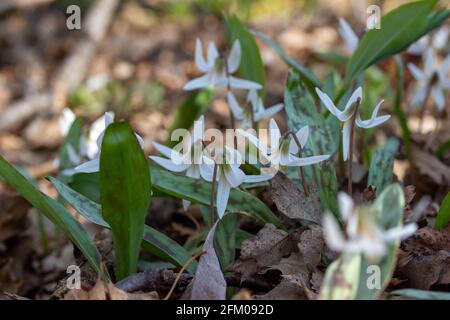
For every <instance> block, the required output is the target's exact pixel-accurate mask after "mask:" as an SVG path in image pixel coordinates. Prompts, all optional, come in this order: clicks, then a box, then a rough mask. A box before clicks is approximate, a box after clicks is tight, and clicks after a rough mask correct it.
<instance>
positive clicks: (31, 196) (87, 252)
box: [0, 156, 100, 272]
mask: <svg viewBox="0 0 450 320" xmlns="http://www.w3.org/2000/svg"><path fill="white" fill-rule="evenodd" d="M0 176H1V177H2V178H3V179H4V180H5V182H6V183H7V184H9V185H11V186H13V187H14V188H15V189H16V190H17V192H19V193H20V194H21V195H22V196H23V197H24V198H25V199H26V200H27V201H28V202H30V204H31V205H32V206H33V207H35V208H36V209H37V210H38V211H39V212H41V213H42V214H44V215H45V216H46V217H47V218H48V219H49V220H50V221H52V222H53V223H54V224H55V225H57V226H58V227H59V228H60V229H61V230H62V231H63V232H64V233H65V234H66V235H67V236H68V237H69V238H70V240H71V241H72V242H73V243H74V244H75V245H76V246H77V247H78V249H80V251H81V252H82V253H83V255H84V256H85V257H86V259H87V260H88V261H89V263H90V264H91V265H92V267H93V268H94V269H95V270H96V271H97V272H100V254H99V253H98V251H97V248H96V247H95V245H94V244H93V242H92V241H91V239H90V238H89V235H88V234H87V232H86V231H85V230H84V229H83V227H82V226H81V225H80V223H79V222H78V221H77V220H76V219H75V218H74V217H73V216H72V214H71V213H70V212H69V211H68V210H67V209H66V208H65V207H64V206H63V205H62V204H60V203H59V202H57V201H56V200H54V199H52V198H50V197H48V196H46V195H44V194H43V193H41V192H40V191H39V190H38V189H36V187H35V186H34V185H33V184H32V183H31V182H30V181H28V180H27V179H26V178H25V177H24V176H23V175H21V174H20V173H19V172H18V171H17V170H16V169H15V168H14V167H13V166H12V165H11V164H9V163H8V162H7V161H6V160H5V159H3V157H1V156H0Z"/></svg>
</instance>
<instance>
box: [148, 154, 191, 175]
mask: <svg viewBox="0 0 450 320" xmlns="http://www.w3.org/2000/svg"><path fill="white" fill-rule="evenodd" d="M149 158H150V159H152V160H153V161H155V162H156V163H157V164H159V165H160V166H161V167H163V168H165V169H167V170H169V171H172V172H183V171H185V170H186V169H187V168H188V167H189V166H190V165H189V164H184V163H183V164H176V163H174V162H172V160H170V159H166V158H161V157H157V156H150V157H149Z"/></svg>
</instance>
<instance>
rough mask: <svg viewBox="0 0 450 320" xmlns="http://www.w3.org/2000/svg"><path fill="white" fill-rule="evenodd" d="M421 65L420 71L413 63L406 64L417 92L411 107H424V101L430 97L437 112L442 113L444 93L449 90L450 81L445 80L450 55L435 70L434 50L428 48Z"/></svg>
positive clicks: (449, 69)
mask: <svg viewBox="0 0 450 320" xmlns="http://www.w3.org/2000/svg"><path fill="white" fill-rule="evenodd" d="M423 65H424V70H423V71H422V70H420V69H419V68H418V67H417V66H416V65H414V64H413V63H409V64H408V68H409V71H410V72H411V74H412V75H413V77H414V78H415V79H416V80H417V90H416V94H415V95H414V97H413V99H412V101H411V105H412V106H413V107H416V108H417V107H420V106H424V104H425V103H426V101H425V100H427V99H428V95H430V96H431V97H432V98H433V101H434V103H435V104H436V108H437V109H438V111H442V110H444V108H445V96H444V91H446V90H449V89H450V79H447V74H448V72H449V71H450V55H448V56H447V58H445V60H444V61H443V62H442V64H441V65H440V66H439V68H436V65H435V54H434V50H433V49H431V48H429V49H428V50H427V52H426V53H425V55H424V61H423Z"/></svg>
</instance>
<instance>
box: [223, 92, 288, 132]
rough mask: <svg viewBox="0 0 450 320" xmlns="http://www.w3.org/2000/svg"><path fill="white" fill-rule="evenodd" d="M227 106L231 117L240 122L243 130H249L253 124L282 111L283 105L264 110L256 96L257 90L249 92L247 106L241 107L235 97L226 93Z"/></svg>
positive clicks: (260, 100)
mask: <svg viewBox="0 0 450 320" xmlns="http://www.w3.org/2000/svg"><path fill="white" fill-rule="evenodd" d="M227 98H228V105H229V106H230V109H231V111H232V112H233V116H234V117H235V118H236V119H237V120H239V121H242V126H243V127H244V128H251V127H252V125H253V123H252V120H253V121H254V122H255V123H256V122H259V121H261V120H263V119H266V118H270V117H272V116H273V115H275V114H276V113H277V112H279V111H280V110H281V109H283V104H282V103H279V104H276V105H274V106H272V107H269V108H267V109H265V108H264V104H263V101H262V99H261V97H260V96H259V95H258V92H257V90H250V91H249V92H248V96H247V105H246V106H244V107H241V106H240V105H239V103H238V102H237V100H236V97H235V96H234V94H233V93H232V92H228V95H227ZM252 113H253V119H252Z"/></svg>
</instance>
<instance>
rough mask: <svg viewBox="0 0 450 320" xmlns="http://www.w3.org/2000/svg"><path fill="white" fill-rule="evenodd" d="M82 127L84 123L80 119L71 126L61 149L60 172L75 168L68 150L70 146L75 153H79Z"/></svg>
mask: <svg viewBox="0 0 450 320" xmlns="http://www.w3.org/2000/svg"><path fill="white" fill-rule="evenodd" d="M82 126H83V123H82V121H81V119H80V118H76V119H75V121H74V122H73V123H72V125H71V126H70V129H69V132H68V133H67V136H66V138H65V140H64V143H63V145H62V147H61V151H60V152H59V170H60V171H62V170H65V169H72V168H73V167H74V164H73V163H72V162H71V161H70V160H69V155H68V151H67V148H68V146H69V145H71V146H72V148H73V149H74V151H75V152H79V150H80V138H81V129H82Z"/></svg>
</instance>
